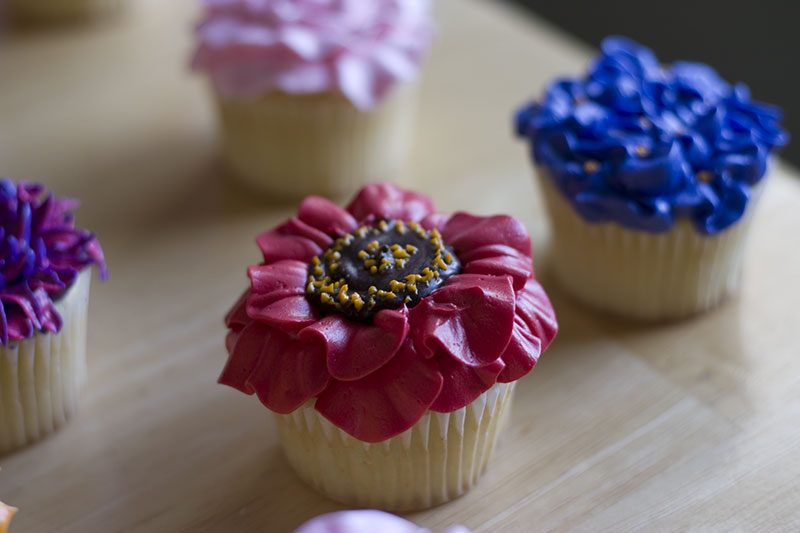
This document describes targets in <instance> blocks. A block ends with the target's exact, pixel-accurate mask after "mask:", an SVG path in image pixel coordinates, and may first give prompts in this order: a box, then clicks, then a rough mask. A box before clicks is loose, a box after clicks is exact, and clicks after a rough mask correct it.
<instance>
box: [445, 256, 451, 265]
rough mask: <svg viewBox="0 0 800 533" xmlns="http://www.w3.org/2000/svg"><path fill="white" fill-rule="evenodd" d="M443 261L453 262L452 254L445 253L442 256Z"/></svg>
mask: <svg viewBox="0 0 800 533" xmlns="http://www.w3.org/2000/svg"><path fill="white" fill-rule="evenodd" d="M444 262H445V263H447V264H448V265H449V264H450V263H452V262H453V254H447V255H446V256H444Z"/></svg>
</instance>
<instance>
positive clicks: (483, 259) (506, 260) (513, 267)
mask: <svg viewBox="0 0 800 533" xmlns="http://www.w3.org/2000/svg"><path fill="white" fill-rule="evenodd" d="M459 259H461V261H462V264H463V265H464V268H463V272H464V273H465V274H488V275H490V276H511V279H512V281H513V284H514V290H515V291H519V290H521V289H522V288H523V287H524V286H525V282H526V281H527V280H528V278H529V277H531V276H532V275H533V262H532V261H531V258H530V256H528V255H525V254H523V253H521V252H519V251H518V250H516V249H514V248H512V247H510V246H505V245H502V244H492V245H487V246H481V247H480V248H475V249H474V250H470V251H469V252H467V253H465V254H464V255H463V257H461V256H460V257H459Z"/></svg>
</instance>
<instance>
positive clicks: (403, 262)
mask: <svg viewBox="0 0 800 533" xmlns="http://www.w3.org/2000/svg"><path fill="white" fill-rule="evenodd" d="M406 262H408V259H397V260H395V264H396V265H397V268H404V267H405V266H406Z"/></svg>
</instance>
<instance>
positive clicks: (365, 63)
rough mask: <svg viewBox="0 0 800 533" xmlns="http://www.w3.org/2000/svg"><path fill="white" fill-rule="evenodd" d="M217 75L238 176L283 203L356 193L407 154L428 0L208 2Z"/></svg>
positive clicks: (209, 64) (204, 25) (201, 30)
mask: <svg viewBox="0 0 800 533" xmlns="http://www.w3.org/2000/svg"><path fill="white" fill-rule="evenodd" d="M205 5H206V12H205V15H204V17H203V19H202V21H201V23H200V24H199V26H198V28H197V38H198V40H199V46H198V48H197V51H196V53H195V56H194V59H193V67H194V68H195V69H197V70H200V71H204V72H206V73H207V74H208V76H209V77H210V79H211V83H212V85H213V89H214V93H215V95H216V100H217V103H218V109H219V116H220V122H221V126H222V131H223V138H224V145H225V153H226V156H227V159H228V163H229V165H230V167H231V168H232V170H233V171H234V173H235V174H236V175H237V176H238V177H239V178H241V180H243V181H244V182H246V183H247V184H249V185H250V186H252V187H253V188H255V189H258V190H260V191H263V192H265V193H267V194H269V195H272V196H278V197H301V196H304V195H306V194H310V193H312V192H314V193H318V194H324V195H329V196H330V195H338V194H342V193H351V192H352V191H354V190H355V189H357V188H358V187H360V186H361V185H364V184H365V183H367V182H370V181H375V180H378V179H388V178H390V177H391V176H392V175H393V174H394V173H395V172H396V171H397V170H398V168H399V167H400V165H401V164H402V163H403V161H404V159H405V156H406V154H407V151H408V147H409V141H410V138H411V132H412V127H413V118H414V111H415V92H416V91H415V85H416V82H415V79H416V78H417V76H418V73H419V72H418V71H419V68H420V62H421V61H422V59H423V57H424V56H425V55H426V51H427V49H428V46H429V43H430V40H431V33H432V23H431V18H430V13H429V11H430V8H429V2H428V0H374V1H370V2H342V1H339V0H322V1H319V0H296V1H287V0H205Z"/></svg>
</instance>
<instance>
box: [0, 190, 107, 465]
mask: <svg viewBox="0 0 800 533" xmlns="http://www.w3.org/2000/svg"><path fill="white" fill-rule="evenodd" d="M76 206H77V202H76V201H74V200H71V199H68V198H55V197H54V196H53V195H52V193H46V192H45V190H44V187H42V186H41V185H39V184H32V183H20V184H15V183H14V182H12V181H11V180H8V179H2V180H0V391H2V398H0V454H3V453H7V452H9V451H12V450H15V449H17V448H20V447H22V446H24V445H26V444H29V443H31V442H33V441H36V440H38V439H40V438H42V437H44V436H46V435H48V434H50V433H52V432H53V431H54V430H56V429H57V428H59V427H60V426H62V425H63V424H64V423H65V422H66V421H67V419H69V418H70V417H71V416H72V414H74V412H75V410H76V408H77V404H78V396H79V394H80V391H81V388H82V387H83V384H84V382H85V381H86V318H87V309H88V304H89V282H90V281H91V269H90V268H89V267H90V266H91V265H97V266H98V267H99V268H100V272H101V275H102V276H105V273H106V270H105V262H104V260H103V252H102V250H101V249H100V244H99V243H98V242H97V238H96V237H95V235H94V234H93V233H90V232H88V231H86V230H83V229H79V228H76V227H75V222H74V219H73V215H72V213H71V212H70V210H71V209H72V208H74V207H76Z"/></svg>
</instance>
